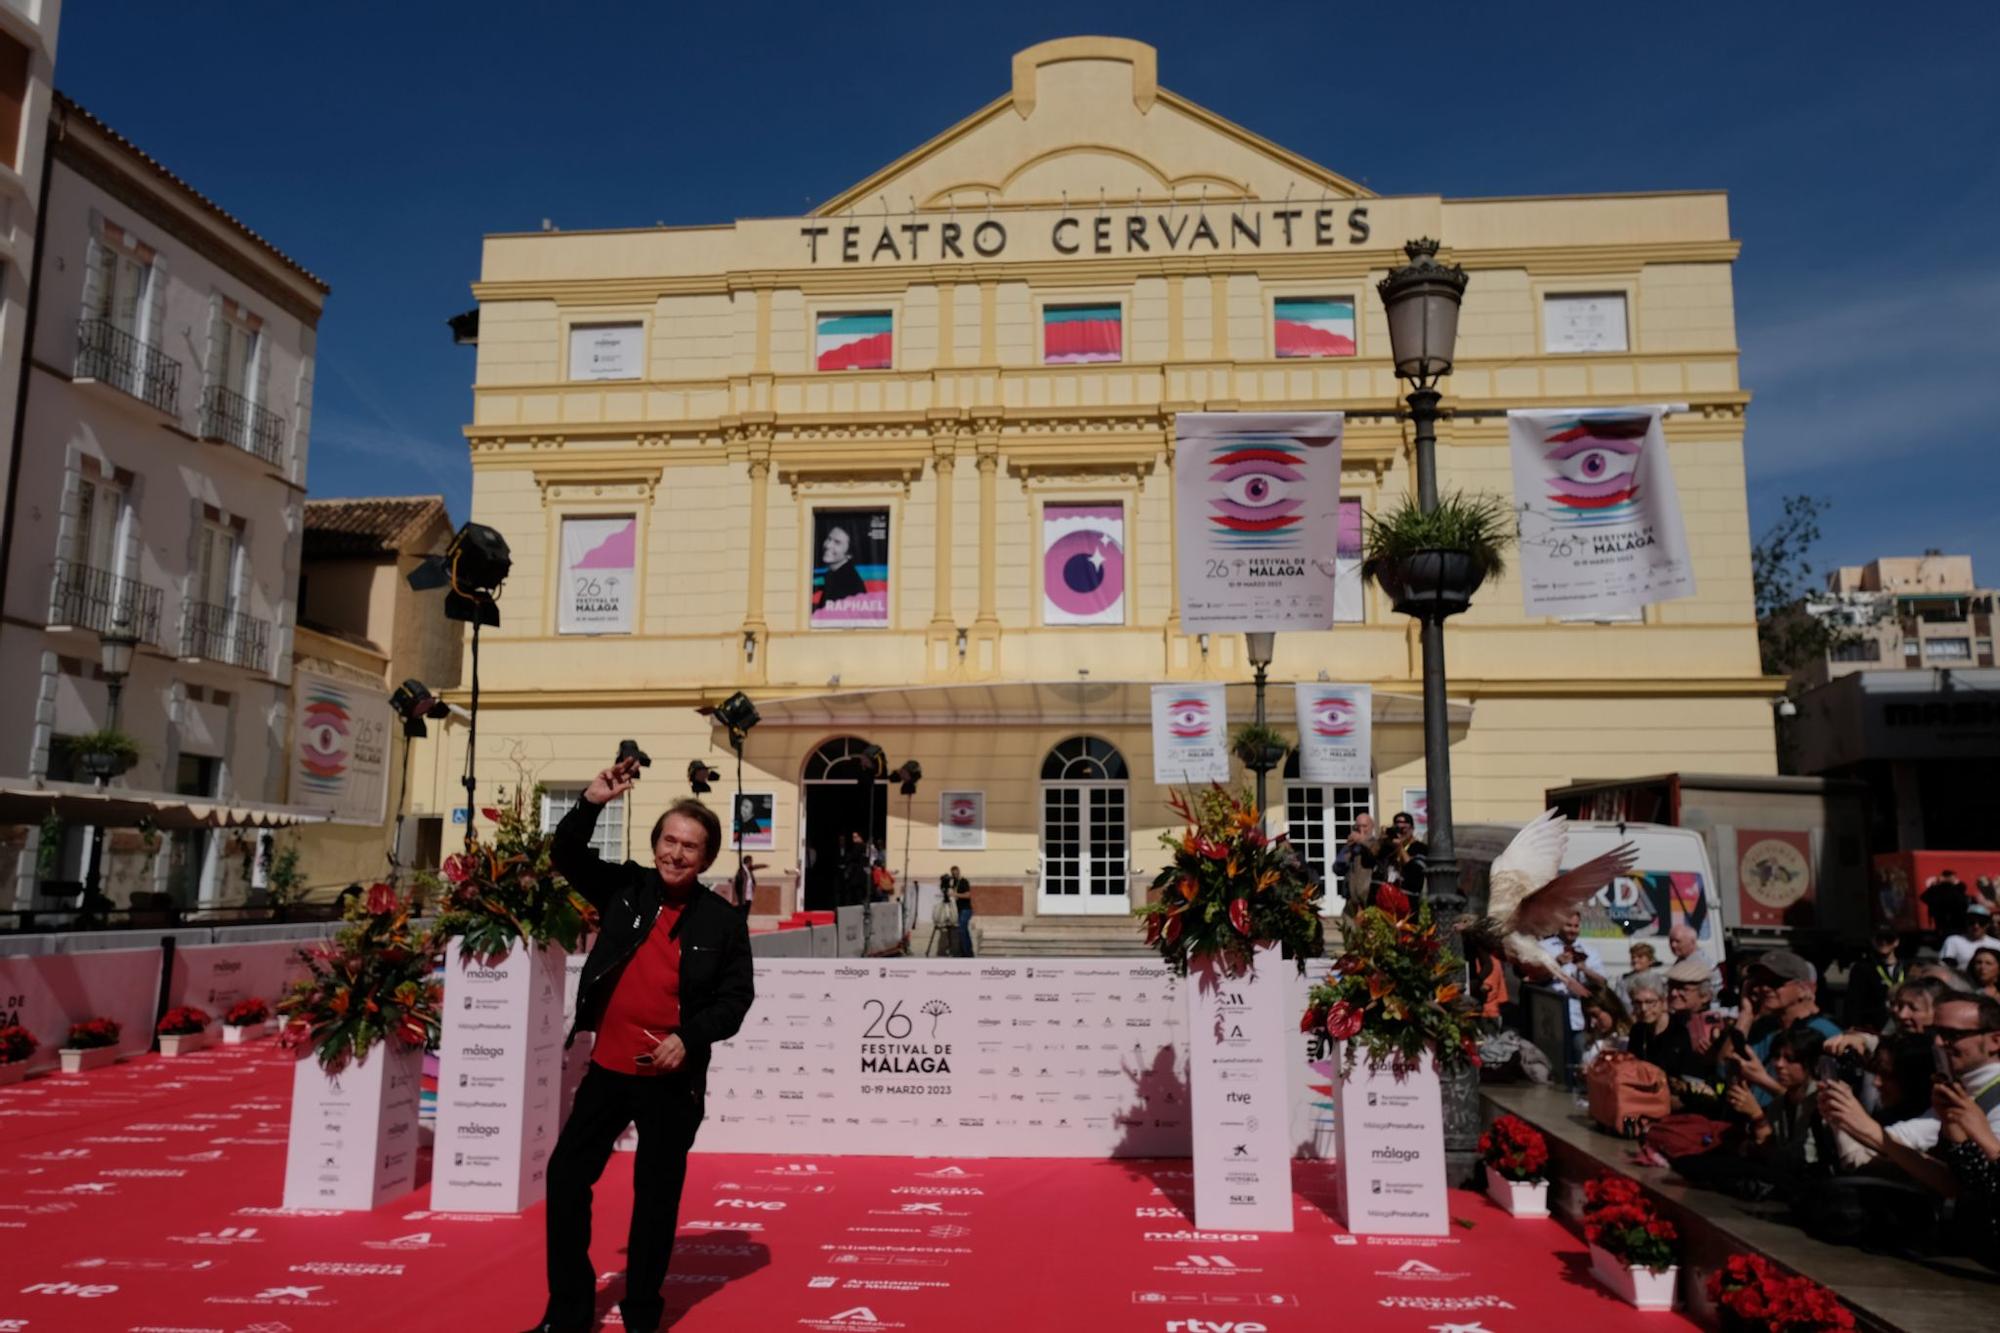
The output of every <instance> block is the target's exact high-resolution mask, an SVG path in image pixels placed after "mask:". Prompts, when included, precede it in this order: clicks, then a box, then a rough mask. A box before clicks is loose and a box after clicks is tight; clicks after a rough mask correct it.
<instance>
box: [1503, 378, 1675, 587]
mask: <svg viewBox="0 0 2000 1333" xmlns="http://www.w3.org/2000/svg"><path fill="white" fill-rule="evenodd" d="M1667 410H1668V409H1666V408H1664V407H1639V408H1632V407H1625V408H1617V409H1609V410H1599V411H1589V410H1581V409H1574V408H1571V409H1550V410H1547V411H1540V410H1537V411H1517V412H1511V413H1509V414H1508V433H1509V435H1510V437H1511V446H1512V449H1511V452H1512V455H1513V464H1514V468H1513V470H1514V501H1515V504H1516V506H1517V508H1518V509H1519V512H1520V552H1521V560H1520V566H1521V587H1522V599H1523V602H1524V604H1525V606H1526V608H1527V611H1528V614H1529V615H1555V616H1564V617H1569V618H1573V619H1589V618H1593V617H1600V616H1615V617H1629V616H1631V615H1633V614H1635V613H1637V612H1638V611H1639V609H1640V608H1641V607H1643V606H1646V605H1648V604H1650V603H1653V602H1662V601H1668V600H1670V599H1672V598H1676V597H1687V596H1691V595H1692V594H1693V593H1694V567H1693V563H1692V559H1691V557H1690V554H1689V552H1688V547H1687V533H1686V528H1685V525H1684V524H1683V522H1682V520H1681V508H1680V497H1679V495H1678V493H1677V492H1676V490H1675V488H1674V476H1673V469H1672V467H1671V466H1670V465H1669V460H1668V458H1667V439H1666V433H1665V430H1664V429H1663V426H1662V420H1663V418H1664V417H1665V415H1666V413H1667Z"/></svg>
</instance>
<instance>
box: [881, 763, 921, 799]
mask: <svg viewBox="0 0 2000 1333" xmlns="http://www.w3.org/2000/svg"><path fill="white" fill-rule="evenodd" d="M923 777H924V766H923V765H922V764H920V763H918V762H917V761H916V760H914V759H905V760H904V761H903V765H902V767H901V768H897V769H894V770H892V771H891V772H890V774H889V781H891V782H895V783H900V784H901V786H900V787H899V788H898V790H899V791H901V792H902V793H903V795H905V796H914V795H916V793H917V784H918V783H919V782H921V781H923Z"/></svg>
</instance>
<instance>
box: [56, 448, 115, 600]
mask: <svg viewBox="0 0 2000 1333" xmlns="http://www.w3.org/2000/svg"><path fill="white" fill-rule="evenodd" d="M107 502H110V503H114V504H115V505H116V508H115V509H113V510H112V511H111V513H110V514H109V515H106V513H105V505H106V503H107ZM131 511H132V505H131V497H130V496H128V495H127V494H126V493H125V488H124V487H123V486H120V485H119V484H118V483H117V482H115V481H113V480H112V479H111V478H109V477H104V476H91V475H90V474H89V473H79V474H78V476H77V479H76V505H75V509H74V511H73V513H72V515H71V522H70V530H69V539H68V541H67V542H66V543H65V544H64V547H63V553H64V558H65V559H66V560H67V561H68V562H69V563H70V564H71V565H72V566H81V567H84V568H88V569H98V570H102V571H104V572H105V573H107V574H110V575H113V576H114V577H115V576H117V575H119V574H121V573H123V572H124V571H123V569H122V566H123V564H124V561H123V558H122V557H123V554H124V549H125V524H126V521H127V519H128V517H129V516H130V514H131ZM100 538H101V539H102V540H101V542H100ZM100 545H101V546H102V548H103V549H102V550H101V551H100V549H99V547H100ZM100 555H101V556H102V557H103V558H102V559H101V560H100V559H99V556H100Z"/></svg>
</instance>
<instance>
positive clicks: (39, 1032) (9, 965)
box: [0, 947, 160, 1071]
mask: <svg viewBox="0 0 2000 1333" xmlns="http://www.w3.org/2000/svg"><path fill="white" fill-rule="evenodd" d="M159 997H160V950H159V949H158V948H157V947H155V948H151V949H111V950H104V951H102V952H96V953H81V954H43V955H40V956H39V957H30V958H0V1024H12V1023H18V1024H20V1025H21V1026H22V1027H24V1028H26V1029H28V1031H29V1032H30V1033H32V1034H33V1035H34V1037H35V1040H36V1041H38V1042H40V1043H41V1045H40V1048H39V1049H38V1050H36V1052H35V1053H34V1054H33V1055H32V1056H30V1057H29V1058H28V1068H29V1070H31V1071H32V1070H36V1069H51V1068H54V1067H55V1066H56V1065H58V1064H61V1063H62V1060H61V1058H60V1057H59V1056H58V1055H57V1054H56V1050H57V1048H59V1047H60V1046H61V1045H62V1044H63V1042H64V1040H65V1039H67V1038H68V1036H69V1025H70V1024H71V1023H81V1022H83V1021H84V1020H85V1019H90V1018H109V1019H112V1020H114V1021H115V1022H116V1023H117V1024H118V1025H119V1028H120V1033H119V1040H118V1051H119V1054H121V1055H126V1056H130V1055H137V1054H139V1053H140V1052H142V1051H145V1050H147V1049H149V1048H150V1047H151V1046H152V1044H153V1006H154V1005H156V1004H157V1003H159Z"/></svg>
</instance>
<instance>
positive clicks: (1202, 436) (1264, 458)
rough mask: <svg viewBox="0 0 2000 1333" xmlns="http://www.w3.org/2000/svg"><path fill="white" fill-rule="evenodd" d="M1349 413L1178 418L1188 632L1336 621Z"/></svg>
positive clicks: (1178, 527) (1178, 508) (1325, 625)
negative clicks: (1345, 416)
mask: <svg viewBox="0 0 2000 1333" xmlns="http://www.w3.org/2000/svg"><path fill="white" fill-rule="evenodd" d="M1340 435H1341V414H1340V413H1338V412H1181V413H1177V414H1176V415H1175V417H1174V436H1175V444H1174V511H1175V512H1174V547H1175V555H1176V558H1177V559H1178V560H1179V562H1180V598H1181V606H1180V611H1181V628H1182V630H1183V631H1184V632H1185V633H1188V634H1203V633H1233V632H1236V631H1240V630H1299V629H1331V628H1332V627H1333V622H1334V586H1335V582H1336V580H1337V577H1338V575H1339V572H1340V559H1339V556H1340Z"/></svg>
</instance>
